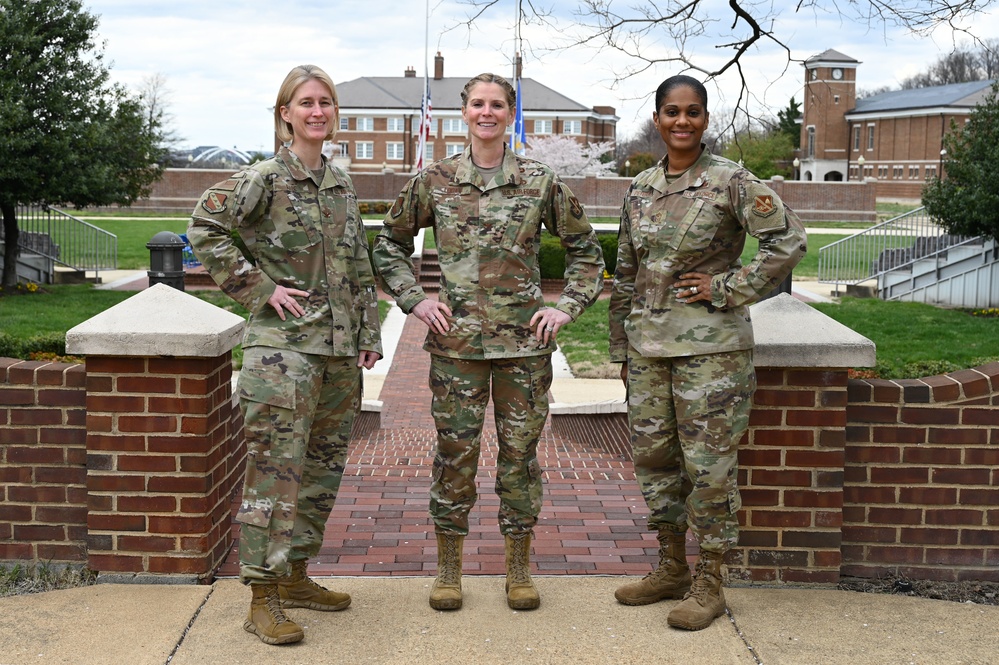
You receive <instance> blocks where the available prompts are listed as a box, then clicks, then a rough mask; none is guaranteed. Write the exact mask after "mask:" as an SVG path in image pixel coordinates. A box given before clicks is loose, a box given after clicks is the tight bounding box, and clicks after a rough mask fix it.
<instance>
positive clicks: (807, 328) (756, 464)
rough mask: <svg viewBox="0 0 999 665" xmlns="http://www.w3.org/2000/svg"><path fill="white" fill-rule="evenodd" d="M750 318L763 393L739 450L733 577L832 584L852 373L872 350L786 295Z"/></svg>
mask: <svg viewBox="0 0 999 665" xmlns="http://www.w3.org/2000/svg"><path fill="white" fill-rule="evenodd" d="M751 313H752V317H753V324H754V325H753V332H754V335H755V337H756V347H755V349H754V351H753V361H754V364H755V366H756V378H757V383H758V388H757V391H756V395H755V397H754V400H753V411H752V415H751V416H750V428H749V431H748V432H747V434H746V437H745V438H744V439H743V441H742V443H741V445H740V449H739V486H740V487H741V488H742V504H743V505H742V510H741V511H740V513H739V519H740V529H739V546H738V547H737V548H735V549H733V550H732V551H731V552H729V554H728V557H727V563H728V573H729V576H730V577H731V578H733V579H738V580H741V581H744V582H750V583H752V582H765V583H772V582H779V583H803V582H808V583H825V584H834V583H836V582H837V581H838V580H839V575H840V563H841V561H842V553H841V549H840V546H841V543H842V532H841V527H842V524H843V467H844V464H845V446H846V406H847V380H848V368H850V367H864V366H873V365H874V362H875V349H874V344H873V343H872V342H871V341H870V340H868V339H866V338H864V337H862V336H861V335H858V334H857V333H855V332H854V331H852V330H850V329H849V328H847V327H846V326H843V325H841V324H839V323H837V322H835V321H833V320H831V319H829V318H828V317H826V316H824V315H823V314H821V313H819V312H818V311H816V310H815V309H813V308H812V307H809V306H808V305H806V304H804V303H802V302H800V301H798V300H797V299H795V298H794V297H792V296H790V295H787V294H780V295H777V296H775V297H773V298H769V299H767V300H764V301H762V302H759V303H757V304H755V305H753V306H752V308H751ZM795 331H801V332H800V334H795ZM805 332H807V335H806V334H804V333H805Z"/></svg>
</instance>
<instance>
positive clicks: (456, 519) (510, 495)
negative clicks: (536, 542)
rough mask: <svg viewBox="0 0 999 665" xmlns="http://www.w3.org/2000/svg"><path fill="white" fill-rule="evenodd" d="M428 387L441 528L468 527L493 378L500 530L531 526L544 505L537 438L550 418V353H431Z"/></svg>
mask: <svg viewBox="0 0 999 665" xmlns="http://www.w3.org/2000/svg"><path fill="white" fill-rule="evenodd" d="M430 358H431V361H430V389H431V391H432V392H433V402H432V405H431V409H432V413H433V416H434V423H435V424H436V426H437V452H436V457H435V458H434V469H433V482H432V484H431V486H430V516H431V518H433V520H434V525H435V528H436V531H437V532H439V533H454V534H459V535H466V534H468V513H469V511H470V510H471V509H472V506H473V505H475V500H476V498H477V493H476V489H475V475H476V472H477V471H478V466H479V442H480V439H481V438H482V426H483V423H484V421H485V416H486V406H487V404H488V402H489V388H490V382H491V383H492V397H493V409H494V411H493V413H494V415H495V418H496V436H497V439H498V442H499V452H498V455H497V458H496V494H497V495H499V498H500V507H499V529H500V532H501V533H502V534H504V535H506V534H517V533H525V532H527V531H530V530H531V529H532V528H533V527H534V525H535V524H536V523H537V521H538V513H540V512H541V496H542V479H541V466H540V465H539V464H538V457H537V454H538V440H539V439H540V438H541V430H542V428H543V427H544V425H545V420H546V419H547V418H548V390H549V388H551V384H552V363H551V356H550V355H541V356H528V357H524V358H502V359H495V360H463V359H459V358H448V357H446V356H439V355H431V356H430Z"/></svg>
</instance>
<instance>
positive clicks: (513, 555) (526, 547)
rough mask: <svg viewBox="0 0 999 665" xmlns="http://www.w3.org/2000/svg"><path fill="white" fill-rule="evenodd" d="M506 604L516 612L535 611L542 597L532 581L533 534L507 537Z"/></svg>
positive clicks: (509, 535) (508, 535)
mask: <svg viewBox="0 0 999 665" xmlns="http://www.w3.org/2000/svg"><path fill="white" fill-rule="evenodd" d="M506 604H507V605H509V606H510V608H511V609H514V610H533V609H535V608H537V607H538V605H540V604H541V596H539V595H538V589H537V587H535V586H534V580H532V579H531V532H530V531H528V532H527V533H518V534H516V535H511V534H507V535H506Z"/></svg>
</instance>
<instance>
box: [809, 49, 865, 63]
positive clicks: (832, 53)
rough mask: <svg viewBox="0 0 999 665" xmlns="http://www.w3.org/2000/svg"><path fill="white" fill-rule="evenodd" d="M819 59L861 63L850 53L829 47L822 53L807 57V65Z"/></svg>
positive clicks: (822, 60)
mask: <svg viewBox="0 0 999 665" xmlns="http://www.w3.org/2000/svg"><path fill="white" fill-rule="evenodd" d="M819 61H821V62H853V63H857V64H860V61H859V60H856V59H854V58H851V57H850V56H848V55H845V54H843V53H840V52H839V51H837V50H835V49H827V50H825V51H823V52H822V53H819V54H818V55H813V56H812V57H810V58H807V59H806V60H805V64H806V65H807V64H808V63H810V62H819Z"/></svg>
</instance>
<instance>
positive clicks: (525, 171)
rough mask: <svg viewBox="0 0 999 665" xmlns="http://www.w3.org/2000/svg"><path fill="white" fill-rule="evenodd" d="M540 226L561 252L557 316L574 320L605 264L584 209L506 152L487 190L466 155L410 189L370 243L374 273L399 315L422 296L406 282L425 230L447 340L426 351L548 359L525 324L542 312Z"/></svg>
mask: <svg viewBox="0 0 999 665" xmlns="http://www.w3.org/2000/svg"><path fill="white" fill-rule="evenodd" d="M541 224H544V226H545V228H547V229H548V231H549V232H551V233H552V234H553V235H555V236H558V237H559V238H560V239H561V243H562V246H563V247H565V249H566V259H565V263H566V267H565V277H566V285H565V289H564V290H563V291H562V294H561V296H560V298H559V301H558V304H557V305H556V306H557V308H558V309H560V310H561V311H563V312H565V313H566V314H568V315H569V316H570V317H572V318H573V319H575V318H576V317H577V316H579V314H580V313H581V312H582V311H583V309H585V308H586V307H588V306H589V305H590V304H592V303H593V301H594V300H595V299H596V296H597V294H598V293H599V292H600V289H601V288H602V286H603V270H604V262H603V255H602V253H601V251H600V244H599V243H598V242H597V240H596V236H595V234H594V233H593V229H592V228H591V227H590V223H589V221H587V219H586V214H585V213H584V212H583V208H582V206H581V205H580V204H579V202H578V201H577V200H576V197H575V196H573V195H572V192H571V191H569V188H568V187H566V186H565V184H563V183H562V181H561V180H560V179H559V178H558V176H556V175H555V173H554V172H552V170H551V169H550V168H549V167H547V166H545V165H544V164H542V163H540V162H536V161H534V160H532V159H527V158H526V157H521V156H519V155H517V154H515V153H513V152H512V151H510V150H507V151H506V154H505V156H504V158H503V163H502V169H501V171H500V172H499V173H497V174H496V176H495V177H493V179H492V180H490V181H489V182H488V183H486V182H484V181H483V179H482V176H481V175H480V174H479V171H478V169H476V168H475V166H474V165H473V164H472V158H471V148H466V149H465V152H464V153H463V154H461V155H455V156H454V157H449V158H447V159H444V160H441V161H439V162H435V163H433V164H431V165H430V166H429V167H428V168H427V169H425V170H423V171H421V172H420V173H419V174H418V175H417V176H415V177H414V178H413V179H411V180H410V181H409V182H408V183H406V186H405V187H404V188H403V190H402V193H401V194H400V195H399V198H398V200H396V202H395V204H394V205H393V206H392V209H391V210H390V211H389V213H388V215H386V217H385V227H384V228H383V229H382V231H381V233H379V235H378V238H377V239H376V240H375V249H374V253H373V257H374V261H375V269H376V271H377V272H378V276H379V278H380V279H381V282H382V285H383V288H384V289H385V291H386V292H387V293H389V294H391V295H392V296H393V297H394V298H395V299H396V301H397V302H398V303H399V306H400V307H401V308H402V310H403V311H405V312H409V311H411V310H412V309H413V307H415V306H416V304H417V303H419V302H420V301H422V300H424V299H425V298H426V297H427V296H426V294H425V293H424V292H423V289H422V288H420V286H419V284H418V283H417V281H416V278H415V277H414V274H413V262H412V260H411V259H410V256H411V255H412V254H413V238H414V236H415V235H416V234H417V233H418V232H419V230H420V229H421V228H425V227H431V226H432V227H433V229H434V238H435V240H436V241H437V250H438V260H439V262H440V266H441V291H440V296H439V297H440V299H441V302H443V303H445V304H447V305H448V307H450V308H451V312H452V315H453V316H452V320H451V330H450V331H448V332H447V333H446V334H443V335H440V334H437V333H436V332H433V331H430V332H429V333H428V335H427V339H426V342H425V344H424V347H423V348H424V349H426V350H427V351H429V352H430V353H434V354H438V355H443V356H449V357H453V358H466V359H491V358H515V357H524V356H535V355H543V354H548V353H551V352H552V350H553V348H554V344H548V345H545V344H542V343H541V342H539V341H538V340H537V339H536V337H535V335H534V334H533V332H532V331H531V329H530V327H529V324H530V321H531V317H532V316H533V315H534V313H535V312H537V311H538V310H539V309H540V308H542V307H544V305H545V303H544V298H543V297H542V294H541V273H540V269H539V267H538V250H539V247H540V246H541V238H540V236H541Z"/></svg>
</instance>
